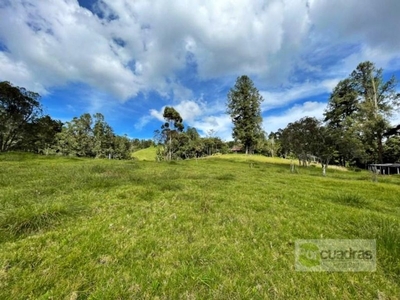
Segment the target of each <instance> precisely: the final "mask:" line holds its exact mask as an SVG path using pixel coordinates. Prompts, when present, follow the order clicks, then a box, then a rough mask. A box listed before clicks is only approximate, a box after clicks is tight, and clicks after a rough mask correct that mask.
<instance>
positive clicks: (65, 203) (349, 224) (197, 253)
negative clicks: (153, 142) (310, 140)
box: [0, 154, 400, 299]
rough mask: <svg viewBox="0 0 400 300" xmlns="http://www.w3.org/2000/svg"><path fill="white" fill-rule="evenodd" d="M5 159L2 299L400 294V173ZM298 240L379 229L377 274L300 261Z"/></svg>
mask: <svg viewBox="0 0 400 300" xmlns="http://www.w3.org/2000/svg"><path fill="white" fill-rule="evenodd" d="M251 162H252V163H253V164H251ZM0 165H1V168H0V189H1V193H0V299H27V298H31V299H38V298H40V299H52V298H53V299H65V298H66V299H85V298H89V299H150V298H155V297H158V298H159V299H178V298H183V299H187V298H189V299H204V298H212V299H249V298H253V299H268V298H276V299H321V298H322V299H355V298H357V299H377V298H380V299H397V298H396V297H398V296H399V295H400V286H399V282H400V248H399V247H398V245H399V243H400V220H399V215H400V197H399V195H400V185H399V183H400V178H399V177H398V176H390V177H384V176H381V177H379V178H378V182H377V183H372V182H371V178H370V175H369V174H368V173H367V172H357V173H355V172H341V171H338V170H334V169H332V170H329V171H328V176H327V177H322V176H321V175H320V172H321V170H320V169H318V168H313V167H310V168H298V169H297V172H296V173H291V172H290V168H289V166H288V165H287V164H283V163H274V164H272V163H267V162H263V161H258V160H257V159H252V158H250V159H248V158H243V157H241V156H237V157H225V158H219V157H215V158H209V159H199V160H190V161H179V162H171V163H165V162H161V163H157V162H142V161H137V160H135V161H114V160H93V159H78V158H75V159H73V158H56V157H43V156H41V157H39V156H32V155H26V154H23V155H22V154H2V155H0ZM298 239H376V242H377V248H378V249H377V250H378V257H377V269H376V272H360V273H352V272H297V271H296V270H295V265H294V261H295V254H294V244H295V242H296V240H298Z"/></svg>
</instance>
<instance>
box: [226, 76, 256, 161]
mask: <svg viewBox="0 0 400 300" xmlns="http://www.w3.org/2000/svg"><path fill="white" fill-rule="evenodd" d="M263 100H264V99H263V98H262V96H261V95H260V93H259V92H258V90H257V88H256V87H255V86H254V84H253V82H252V80H251V79H250V78H249V77H247V76H246V75H243V76H240V77H238V78H237V80H236V84H235V86H234V87H233V88H232V89H231V90H230V91H229V93H228V101H227V113H228V114H229V115H230V116H231V118H232V122H233V133H232V136H233V138H234V139H235V141H236V142H240V143H242V144H243V145H244V147H245V150H246V154H248V153H250V152H251V151H252V150H253V148H254V146H255V145H256V143H257V140H258V139H259V137H260V135H261V133H262V129H261V123H262V117H261V108H260V105H261V103H262V101H263Z"/></svg>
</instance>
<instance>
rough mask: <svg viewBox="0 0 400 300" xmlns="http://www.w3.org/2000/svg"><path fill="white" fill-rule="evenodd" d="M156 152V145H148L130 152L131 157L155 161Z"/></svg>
mask: <svg viewBox="0 0 400 300" xmlns="http://www.w3.org/2000/svg"><path fill="white" fill-rule="evenodd" d="M156 153H157V148H156V147H149V148H146V149H140V150H138V151H136V152H133V153H132V157H134V158H136V159H138V160H144V161H155V160H156Z"/></svg>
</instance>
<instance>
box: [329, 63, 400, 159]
mask: <svg viewBox="0 0 400 300" xmlns="http://www.w3.org/2000/svg"><path fill="white" fill-rule="evenodd" d="M382 74H383V70H382V69H377V68H376V67H375V65H374V64H373V63H371V62H369V61H366V62H362V63H360V64H359V65H358V66H357V68H356V69H355V70H354V71H353V72H352V73H351V74H350V76H349V77H348V78H347V79H345V80H342V81H341V82H339V84H338V85H337V86H336V88H335V89H334V91H333V93H332V95H331V98H330V100H329V104H328V108H327V111H326V112H325V120H326V121H327V122H328V126H329V127H330V128H331V129H334V131H333V134H334V135H335V136H336V140H337V150H338V151H339V153H340V157H341V158H342V160H343V162H344V161H345V160H346V159H347V160H349V159H352V158H357V159H358V160H359V161H361V162H367V161H369V162H383V158H384V147H383V141H384V133H385V132H386V131H387V129H388V127H389V122H388V120H389V117H390V116H391V114H392V113H393V111H394V109H396V108H397V107H398V105H399V99H400V94H398V93H396V85H397V81H396V78H395V77H391V78H390V79H389V80H387V81H385V80H384V79H383V75H382Z"/></svg>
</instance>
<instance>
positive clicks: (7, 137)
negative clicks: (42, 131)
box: [0, 81, 42, 151]
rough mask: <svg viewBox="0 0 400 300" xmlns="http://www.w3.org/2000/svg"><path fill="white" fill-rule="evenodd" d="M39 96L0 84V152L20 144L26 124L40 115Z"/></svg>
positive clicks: (10, 85) (8, 84)
mask: <svg viewBox="0 0 400 300" xmlns="http://www.w3.org/2000/svg"><path fill="white" fill-rule="evenodd" d="M39 98H40V95H39V94H37V93H34V92H31V91H27V90H26V89H25V88H22V87H17V86H13V85H12V84H11V83H9V82H7V81H3V82H0V151H8V150H10V149H12V148H15V147H17V146H18V143H20V142H22V140H23V138H24V134H25V131H26V130H27V124H29V123H32V122H34V121H35V120H36V119H38V118H39V116H40V115H41V113H42V109H41V106H40V103H39Z"/></svg>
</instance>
